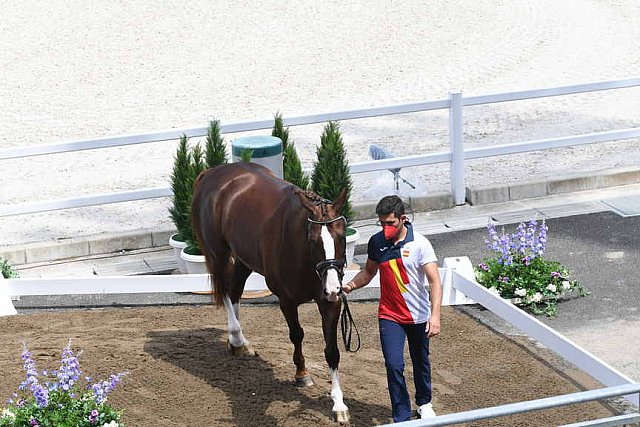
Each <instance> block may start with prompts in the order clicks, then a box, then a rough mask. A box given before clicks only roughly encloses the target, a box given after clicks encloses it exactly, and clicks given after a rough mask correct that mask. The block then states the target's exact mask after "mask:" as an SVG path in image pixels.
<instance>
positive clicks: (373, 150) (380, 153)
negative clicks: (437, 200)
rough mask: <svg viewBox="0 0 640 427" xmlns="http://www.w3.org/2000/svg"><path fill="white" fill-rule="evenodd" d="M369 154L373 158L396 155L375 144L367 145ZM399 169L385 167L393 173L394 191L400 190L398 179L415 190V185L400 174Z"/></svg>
mask: <svg viewBox="0 0 640 427" xmlns="http://www.w3.org/2000/svg"><path fill="white" fill-rule="evenodd" d="M369 156H370V157H371V158H372V159H373V160H383V159H392V158H394V157H396V155H395V154H393V153H392V152H391V151H389V150H387V149H385V148H382V147H379V146H377V145H375V144H370V145H369ZM400 169H401V168H393V169H387V170H388V171H389V172H391V173H392V174H393V180H394V186H395V188H396V191H398V190H400V180H402V182H404V183H405V184H407V185H408V186H409V187H411V188H412V189H414V190H415V189H416V187H415V186H414V185H413V184H411V183H410V182H409V181H407V180H406V179H404V178H403V177H402V176H401V175H400Z"/></svg>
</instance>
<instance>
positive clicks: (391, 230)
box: [382, 225, 400, 240]
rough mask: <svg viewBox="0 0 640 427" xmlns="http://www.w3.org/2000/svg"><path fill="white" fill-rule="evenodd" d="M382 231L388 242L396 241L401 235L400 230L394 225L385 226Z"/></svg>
mask: <svg viewBox="0 0 640 427" xmlns="http://www.w3.org/2000/svg"><path fill="white" fill-rule="evenodd" d="M382 229H383V230H384V238H385V239H387V240H393V239H395V238H396V237H398V233H400V230H399V229H398V228H397V227H394V226H393V225H385V226H384V227H383V228H382Z"/></svg>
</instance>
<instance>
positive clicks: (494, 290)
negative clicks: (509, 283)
mask: <svg viewBox="0 0 640 427" xmlns="http://www.w3.org/2000/svg"><path fill="white" fill-rule="evenodd" d="M488 291H489V292H491V293H492V294H493V295H495V296H497V297H499V296H500V291H499V290H498V288H496V287H495V286H493V287H491V288H489V289H488Z"/></svg>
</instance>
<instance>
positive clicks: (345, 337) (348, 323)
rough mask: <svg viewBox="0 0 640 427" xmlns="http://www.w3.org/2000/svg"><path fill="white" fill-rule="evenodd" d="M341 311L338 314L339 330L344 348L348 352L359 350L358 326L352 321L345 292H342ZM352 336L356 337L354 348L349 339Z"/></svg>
mask: <svg viewBox="0 0 640 427" xmlns="http://www.w3.org/2000/svg"><path fill="white" fill-rule="evenodd" d="M341 294H342V304H343V307H342V313H341V314H340V330H341V331H342V342H343V343H344V348H345V350H347V351H348V352H349V353H355V352H357V351H358V350H360V333H359V332H358V328H357V327H356V323H355V322H354V321H353V316H352V315H351V310H349V303H348V302H347V294H346V293H344V292H342V293H341ZM353 330H355V331H356V332H355V335H353V334H352V333H353ZM352 336H355V338H357V342H358V346H357V347H356V348H355V350H354V349H353V348H352V345H351V339H352Z"/></svg>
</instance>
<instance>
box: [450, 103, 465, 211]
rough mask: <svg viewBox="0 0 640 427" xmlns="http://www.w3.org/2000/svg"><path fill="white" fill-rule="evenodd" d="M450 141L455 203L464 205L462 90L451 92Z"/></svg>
mask: <svg viewBox="0 0 640 427" xmlns="http://www.w3.org/2000/svg"><path fill="white" fill-rule="evenodd" d="M449 99H450V100H451V106H450V107H449V142H450V145H451V173H450V175H451V194H452V195H453V203H454V204H456V205H464V202H465V194H464V147H463V145H462V144H463V138H462V92H460V91H456V92H449Z"/></svg>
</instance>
